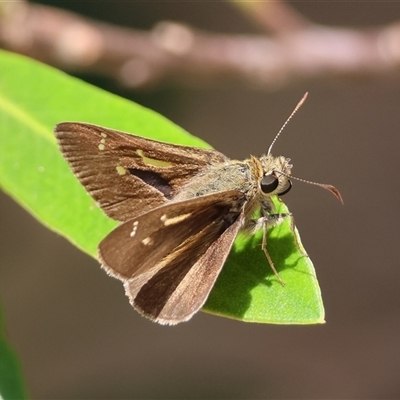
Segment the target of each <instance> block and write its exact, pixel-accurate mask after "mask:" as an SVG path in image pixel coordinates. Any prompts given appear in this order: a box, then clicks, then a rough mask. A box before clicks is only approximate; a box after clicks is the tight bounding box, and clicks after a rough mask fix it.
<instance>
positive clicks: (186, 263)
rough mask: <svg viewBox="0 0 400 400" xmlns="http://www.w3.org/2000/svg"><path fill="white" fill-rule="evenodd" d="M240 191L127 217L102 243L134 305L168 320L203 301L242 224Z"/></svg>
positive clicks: (192, 310)
mask: <svg viewBox="0 0 400 400" xmlns="http://www.w3.org/2000/svg"><path fill="white" fill-rule="evenodd" d="M243 201H244V199H243V195H242V194H241V193H240V192H238V191H235V190H232V191H226V192H219V193H214V194H211V195H207V196H202V197H199V198H194V199H190V200H186V201H182V202H175V203H174V202H172V203H168V204H166V205H163V206H161V207H158V208H157V209H155V210H152V211H149V212H148V213H146V214H144V215H140V216H138V217H137V218H135V219H133V220H131V221H129V222H125V223H123V224H122V225H120V226H119V227H117V228H116V229H115V230H114V231H112V232H111V233H110V234H109V235H108V236H107V237H106V238H105V239H104V240H103V241H102V242H101V243H100V245H99V256H100V259H101V260H102V262H103V267H104V268H105V269H106V270H107V271H108V272H109V273H110V274H111V275H114V276H116V277H117V278H119V279H121V280H122V281H124V282H125V290H126V293H127V295H128V296H129V298H130V301H131V304H132V305H133V306H134V307H135V308H136V309H137V310H138V311H139V312H141V313H142V314H143V315H145V316H147V317H149V318H150V319H152V320H154V321H157V322H160V323H168V324H176V323H178V322H182V321H185V320H187V319H189V318H190V317H191V316H192V315H193V313H195V312H196V311H197V310H198V309H199V308H201V306H202V305H203V304H204V302H205V300H206V299H207V296H208V293H209V292H210V290H211V288H212V286H213V284H214V282H215V280H216V278H217V276H218V274H219V272H220V270H221V268H222V266H223V264H224V262H225V259H226V257H227V255H228V254H229V250H230V248H231V246H232V243H233V241H234V239H235V237H236V235H237V232H238V230H239V229H240V227H241V225H242V219H243V213H242V203H243Z"/></svg>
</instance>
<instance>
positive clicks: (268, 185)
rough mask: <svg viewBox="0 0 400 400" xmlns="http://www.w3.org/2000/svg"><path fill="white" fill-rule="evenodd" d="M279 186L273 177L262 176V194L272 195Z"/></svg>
mask: <svg viewBox="0 0 400 400" xmlns="http://www.w3.org/2000/svg"><path fill="white" fill-rule="evenodd" d="M278 185H279V179H278V178H277V177H276V176H275V175H272V174H270V175H264V177H263V178H262V179H261V184H260V186H261V190H262V191H263V192H264V193H272V192H273V191H274V190H275V189H276V188H277V187H278Z"/></svg>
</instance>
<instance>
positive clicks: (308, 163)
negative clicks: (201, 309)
mask: <svg viewBox="0 0 400 400" xmlns="http://www.w3.org/2000/svg"><path fill="white" fill-rule="evenodd" d="M52 3H53V4H54V2H52ZM57 4H58V5H59V6H63V7H65V8H69V9H74V8H75V10H77V11H79V12H82V13H84V14H86V15H90V16H91V17H93V18H96V19H102V20H108V21H110V22H113V23H115V24H123V25H126V26H131V27H137V28H150V27H151V26H152V24H153V23H155V22H156V21H159V20H160V19H174V20H179V21H182V22H186V23H189V24H192V25H194V26H196V27H198V28H202V29H210V30H213V31H219V32H228V33H229V32H234V33H237V32H251V31H252V29H253V28H252V27H251V26H250V25H249V24H248V22H246V21H245V20H244V19H243V18H242V17H241V16H240V15H239V14H238V12H237V11H235V10H234V9H232V8H231V7H229V6H228V5H227V4H225V3H209V2H208V3H207V2H203V3H188V2H185V3H180V2H170V3H169V2H168V3H167V2H165V3H163V2H159V3H150V2H142V3H137V2H58V3H57ZM295 7H296V8H297V9H298V10H299V11H301V12H302V13H303V14H304V15H306V16H307V17H309V18H311V19H313V20H314V21H316V22H318V23H321V24H329V25H340V26H352V27H362V26H371V25H380V24H386V23H389V22H393V21H395V19H396V18H398V17H399V16H400V3H399V2H375V3H373V2H365V3H360V2H353V3H350V2H349V3H347V2H318V3H317V2H302V3H296V4H295ZM78 8H80V9H78ZM102 83H103V86H105V87H106V88H107V89H108V90H112V91H118V90H119V88H118V87H116V86H113V85H112V83H110V82H102ZM305 91H309V92H310V95H309V99H308V100H307V103H306V105H305V106H304V107H303V108H302V109H301V111H300V112H299V113H298V115H297V116H296V117H295V119H294V120H293V121H292V122H291V123H290V126H289V127H288V128H287V130H286V131H285V133H284V135H283V136H282V138H281V139H280V140H279V142H278V143H277V145H276V147H275V153H282V154H284V155H286V156H288V157H290V158H292V160H293V163H294V174H295V175H297V176H300V177H304V178H307V179H311V180H316V181H321V182H328V183H332V184H335V185H336V186H337V187H338V188H339V189H340V190H341V192H342V195H343V197H344V200H345V206H344V207H342V206H341V205H340V204H339V203H338V202H337V201H336V200H335V199H334V198H333V196H331V195H329V194H328V193H326V192H325V191H323V190H319V189H318V188H315V187H311V186H308V185H304V184H301V183H298V182H297V183H296V182H295V186H294V188H293V190H292V192H291V193H290V194H289V195H287V196H286V197H285V201H286V202H287V204H288V205H289V206H290V208H291V211H292V212H293V213H294V215H295V217H296V223H297V226H298V228H299V230H300V232H301V235H302V238H303V242H304V244H305V247H306V248H307V250H308V253H309V254H310V255H311V257H312V260H313V261H314V264H315V266H316V269H317V273H318V277H319V281H320V285H321V288H322V294H323V298H324V302H325V307H326V319H327V323H326V324H325V325H321V326H273V325H256V324H245V323H240V322H235V321H231V320H228V319H224V318H217V317H214V316H210V315H207V314H204V313H199V314H198V315H196V316H195V317H194V318H193V319H192V320H191V321H190V322H188V323H185V324H181V325H179V326H177V327H172V328H171V327H162V326H158V325H156V324H152V323H151V322H149V321H147V320H145V319H144V318H142V317H140V316H139V315H138V314H137V313H135V312H134V311H133V310H132V309H131V307H130V306H129V304H128V301H127V299H126V298H125V296H124V294H123V289H122V287H121V284H120V282H118V281H117V280H113V279H111V278H109V277H107V275H106V274H105V273H104V272H103V271H102V270H100V268H99V265H98V263H97V262H96V261H95V260H92V259H90V258H89V257H87V256H85V255H84V254H82V253H80V252H79V251H78V250H77V249H75V248H74V247H72V246H71V245H70V244H69V243H67V242H66V241H65V240H64V239H63V238H61V237H58V236H57V235H55V234H54V233H52V232H50V231H48V230H47V229H46V228H44V227H43V226H41V225H40V224H39V223H37V222H36V221H35V220H33V218H32V217H31V216H30V215H28V214H27V213H26V212H25V211H24V210H22V209H21V208H20V207H19V206H18V205H17V204H16V203H14V202H13V201H12V200H11V199H10V198H8V197H6V196H5V195H4V194H0V202H1V203H0V207H1V225H0V235H1V237H0V257H1V258H0V262H1V269H0V290H1V301H2V303H3V306H4V309H5V313H6V320H7V326H8V331H9V335H10V338H11V340H12V343H13V344H14V346H15V348H16V349H17V351H18V353H19V355H20V358H21V360H22V363H23V367H24V372H25V375H26V379H27V382H28V386H29V389H30V393H31V396H32V397H33V398H59V399H78V398H104V399H105V398H115V399H116V398H209V399H217V398H218V399H219V398H398V397H400V372H399V371H400V362H399V361H400V311H399V308H400V307H399V306H400V293H399V282H400V268H399V267H400V265H399V264H400V262H399V253H398V251H399V250H400V246H399V226H398V224H399V197H400V195H399V144H400V134H399V130H400V129H399V127H400V82H396V81H393V80H392V81H390V82H382V81H364V82H354V81H347V82H332V81H331V82H320V83H314V84H312V83H311V84H310V83H307V85H303V84H301V83H299V84H298V85H297V86H295V87H291V88H289V89H285V88H283V89H282V90H279V91H276V92H273V93H271V92H262V91H252V90H249V89H245V88H239V87H235V88H234V87H232V88H226V89H217V90H214V89H212V88H209V89H207V90H203V91H200V90H190V89H179V90H178V89H176V90H173V89H168V90H166V89H165V90H159V91H153V92H151V93H130V92H127V91H126V90H125V91H122V94H123V95H125V96H129V97H130V98H132V99H134V100H135V101H138V102H140V103H142V104H144V105H146V106H148V107H151V108H153V109H155V110H157V111H159V112H160V113H162V114H164V115H166V116H167V117H169V118H170V119H172V120H173V121H175V122H176V123H178V124H179V125H181V126H183V127H184V128H185V129H186V130H188V131H189V132H191V133H193V134H195V135H197V136H200V137H201V138H203V139H205V140H206V141H208V142H209V143H210V144H212V145H213V146H214V147H215V148H217V149H218V150H220V151H222V152H224V153H225V154H227V155H229V156H231V157H235V158H245V157H247V156H248V155H249V154H250V153H254V154H257V155H258V154H260V152H262V151H266V150H267V148H268V146H269V144H270V141H271V139H272V137H273V136H274V134H275V133H276V132H277V130H278V129H279V128H280V126H281V125H282V123H283V122H284V120H285V119H286V117H287V115H288V114H289V113H290V111H291V109H292V108H293V107H294V105H295V104H296V103H297V101H298V100H299V99H300V97H301V96H302V95H303V93H304V92H305ZM127 118H129V116H127Z"/></svg>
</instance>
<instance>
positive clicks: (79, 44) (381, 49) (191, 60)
mask: <svg viewBox="0 0 400 400" xmlns="http://www.w3.org/2000/svg"><path fill="white" fill-rule="evenodd" d="M255 4H256V3H255ZM242 6H243V5H242ZM263 7H264V8H263V11H262V12H260V14H258V13H257V12H256V10H257V9H256V8H255V7H253V8H252V9H250V8H249V7H248V9H247V11H246V12H248V13H249V15H251V16H252V18H254V19H257V20H258V22H261V23H262V24H263V26H264V27H265V28H267V29H269V30H270V31H274V33H275V35H274V36H266V35H220V34H213V33H206V32H202V31H199V30H195V29H193V28H191V27H189V26H186V25H183V24H177V23H170V22H160V23H159V24H157V25H156V26H155V28H154V29H153V30H151V31H138V30H133V29H126V28H120V27H116V26H112V25H108V24H104V23H99V22H95V21H91V20H88V19H85V18H83V17H80V16H78V15H75V14H73V13H70V12H66V11H62V10H59V9H56V8H52V7H47V6H40V5H37V4H31V3H26V2H23V1H19V2H2V3H0V46H1V47H2V48H5V49H8V50H11V51H14V52H18V53H22V54H26V55H28V56H30V57H33V58H36V59H38V60H41V61H43V62H46V63H49V64H52V65H54V66H57V67H58V68H61V69H64V70H67V71H71V72H78V71H81V72H82V71H84V72H88V73H96V74H102V75H105V76H108V77H111V78H113V79H116V80H118V81H120V82H121V83H122V84H123V85H125V86H127V87H132V88H145V87H156V86H160V85H177V84H180V85H191V86H193V85H197V86H204V85H205V84H208V85H214V86H215V85H217V84H224V83H228V82H230V83H239V82H241V83H244V84H246V85H248V86H251V87H256V88H261V89H276V88H277V87H281V86H283V85H289V84H291V83H293V82H295V81H298V80H301V81H305V80H316V79H327V78H339V77H340V78H344V77H347V78H348V77H352V78H361V77H362V78H365V77H370V78H378V79H379V78H382V77H388V76H389V77H393V76H396V77H397V75H398V73H399V70H400V68H399V67H400V24H399V23H397V24H393V25H391V26H386V27H382V28H374V29H364V30H357V29H338V28H336V29H335V28H328V27H323V26H318V25H315V24H312V23H310V22H308V21H306V20H305V19H304V18H302V17H301V16H299V15H297V14H295V13H294V12H292V11H290V9H289V8H288V7H286V6H285V5H284V3H278V5H275V6H273V7H271V8H269V9H268V10H269V12H270V13H272V14H268V12H267V11H268V10H267V9H266V8H265V7H266V6H265V4H264V6H263ZM260 10H261V9H260ZM274 10H275V11H274ZM256 16H257V17H256ZM275 22H276V23H275Z"/></svg>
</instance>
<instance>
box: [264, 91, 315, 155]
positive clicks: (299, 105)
mask: <svg viewBox="0 0 400 400" xmlns="http://www.w3.org/2000/svg"><path fill="white" fill-rule="evenodd" d="M307 96H308V92H306V93H305V94H304V96H303V97H302V99H301V100H300V101H299V102H298V103H297V106H296V107H295V108H294V110H293V111H292V113H291V114H290V115H289V118H288V119H287V120H286V121H285V123H284V124H283V125H282V128H281V129H279V132H278V133H277V134H276V136H275V137H274V140H273V141H272V143H271V146H269V149H268V153H267V155H269V154H270V153H271V150H272V147H273V146H274V144H275V142H276V140H277V139H278V137H279V136H280V134H281V133H282V131H283V130H284V129H285V127H286V125H287V124H288V123H289V121H290V120H291V119H292V117H293V115H294V114H296V112H297V110H298V109H299V108H300V107H301V106H302V105H303V104H304V102H305V101H306V99H307Z"/></svg>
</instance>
